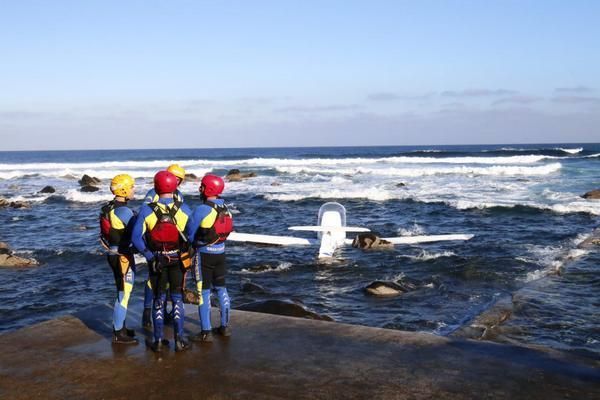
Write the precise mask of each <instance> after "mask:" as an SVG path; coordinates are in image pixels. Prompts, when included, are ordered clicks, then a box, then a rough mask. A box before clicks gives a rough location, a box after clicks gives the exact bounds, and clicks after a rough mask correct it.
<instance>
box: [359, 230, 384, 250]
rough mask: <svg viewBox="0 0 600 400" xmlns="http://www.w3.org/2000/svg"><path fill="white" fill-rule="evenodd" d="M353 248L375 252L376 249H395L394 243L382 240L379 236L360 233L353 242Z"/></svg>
mask: <svg viewBox="0 0 600 400" xmlns="http://www.w3.org/2000/svg"><path fill="white" fill-rule="evenodd" d="M352 247H355V248H358V249H363V250H367V249H371V250H374V249H391V248H393V247H394V245H393V244H392V243H390V242H388V241H387V240H383V239H381V238H380V237H379V236H377V235H375V234H374V233H371V232H367V233H359V234H358V235H356V237H355V238H354V240H353V241H352Z"/></svg>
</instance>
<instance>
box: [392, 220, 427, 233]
mask: <svg viewBox="0 0 600 400" xmlns="http://www.w3.org/2000/svg"><path fill="white" fill-rule="evenodd" d="M398 234H399V235H400V236H419V235H425V234H426V232H425V229H424V228H423V227H422V226H421V225H418V224H417V223H416V222H415V223H414V224H413V225H412V226H411V227H408V228H398Z"/></svg>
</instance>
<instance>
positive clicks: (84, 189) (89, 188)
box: [80, 185, 100, 193]
mask: <svg viewBox="0 0 600 400" xmlns="http://www.w3.org/2000/svg"><path fill="white" fill-rule="evenodd" d="M98 190H100V188H98V187H96V186H92V185H88V186H83V187H82V188H81V189H80V191H81V192H84V193H88V192H97V191H98Z"/></svg>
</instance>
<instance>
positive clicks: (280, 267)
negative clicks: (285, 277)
mask: <svg viewBox="0 0 600 400" xmlns="http://www.w3.org/2000/svg"><path fill="white" fill-rule="evenodd" d="M291 267H292V263H291V262H287V261H283V262H280V263H279V264H277V266H276V267H270V268H266V269H264V270H259V271H253V270H252V269H247V268H243V269H241V270H240V271H239V272H238V274H265V273H268V272H283V271H287V270H288V269H290V268H291Z"/></svg>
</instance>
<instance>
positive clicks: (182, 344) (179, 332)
mask: <svg viewBox="0 0 600 400" xmlns="http://www.w3.org/2000/svg"><path fill="white" fill-rule="evenodd" d="M183 278H184V270H183V267H182V266H181V263H179V262H177V263H175V264H172V265H170V266H169V287H170V293H171V300H172V302H173V332H174V334H175V350H176V351H183V350H186V349H187V348H189V344H188V343H187V341H186V340H185V339H184V337H183V326H184V323H185V307H184V305H183Z"/></svg>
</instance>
